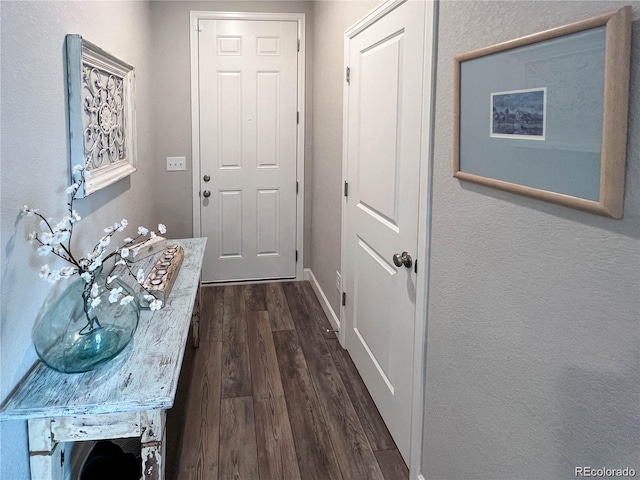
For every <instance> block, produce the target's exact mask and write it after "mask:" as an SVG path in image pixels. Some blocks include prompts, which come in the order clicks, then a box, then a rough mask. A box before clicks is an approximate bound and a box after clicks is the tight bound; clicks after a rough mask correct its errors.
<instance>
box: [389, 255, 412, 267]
mask: <svg viewBox="0 0 640 480" xmlns="http://www.w3.org/2000/svg"><path fill="white" fill-rule="evenodd" d="M393 263H394V264H395V266H396V267H401V266H403V265H404V266H405V267H407V268H411V265H413V260H412V259H411V255H409V252H402V253H395V254H394V255H393Z"/></svg>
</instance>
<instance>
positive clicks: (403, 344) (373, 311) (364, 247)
mask: <svg viewBox="0 0 640 480" xmlns="http://www.w3.org/2000/svg"><path fill="white" fill-rule="evenodd" d="M424 9H425V4H424V2H419V1H415V2H414V1H408V2H406V3H404V4H401V5H400V6H399V7H397V8H395V9H394V10H392V11H391V12H390V13H388V14H386V15H385V16H383V17H382V18H380V19H378V20H377V21H375V23H373V24H371V25H370V26H368V27H366V28H365V29H364V30H363V31H361V32H360V33H358V34H357V35H355V36H354V37H352V38H350V39H349V40H348V45H347V49H346V51H347V52H348V53H347V59H346V61H347V65H348V66H349V68H350V71H349V77H350V85H349V86H348V88H347V93H346V95H347V101H348V110H346V112H347V118H346V119H345V125H346V132H347V133H346V139H345V142H346V150H345V151H346V161H347V181H348V183H349V189H348V197H347V200H346V210H345V211H346V219H345V223H344V225H345V227H346V228H345V232H346V237H345V238H346V241H345V247H346V249H345V252H344V255H345V261H344V263H343V265H344V267H343V268H344V269H345V271H344V272H343V273H344V274H345V276H346V289H345V291H346V305H345V310H344V313H345V324H346V325H345V328H346V347H347V349H348V350H349V353H350V355H351V357H352V358H353V361H354V363H355V364H356V366H357V368H358V371H359V372H360V375H361V376H362V378H363V380H364V382H365V384H366V386H367V388H368V389H369V392H370V393H371V396H372V397H373V399H374V402H375V403H376V405H377V407H378V409H379V410H380V414H381V415H382V418H383V419H384V420H385V423H386V424H387V426H388V428H389V431H390V432H391V435H392V436H393V438H394V440H395V442H396V444H397V446H398V449H399V450H400V452H401V453H402V455H403V456H404V458H405V460H406V461H407V463H408V462H409V455H410V443H411V442H410V439H411V401H412V393H413V392H412V388H413V359H414V356H413V346H414V321H415V307H416V304H415V301H416V272H415V270H414V266H415V263H413V262H414V260H415V258H414V257H415V254H416V251H417V244H418V204H419V186H420V185H419V182H420V147H421V132H422V129H421V128H422V91H423V85H422V84H423V52H424V22H425V10H424ZM402 252H408V255H409V256H411V257H412V260H411V261H409V259H408V257H404V258H400V257H401V254H402ZM395 254H399V255H398V256H397V257H396V259H395V260H396V261H395V262H394V255H395ZM396 262H397V263H400V266H397V264H396ZM405 263H406V266H405Z"/></svg>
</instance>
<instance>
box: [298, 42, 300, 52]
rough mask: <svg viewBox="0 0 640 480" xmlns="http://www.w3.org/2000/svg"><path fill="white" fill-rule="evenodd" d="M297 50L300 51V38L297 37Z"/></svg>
mask: <svg viewBox="0 0 640 480" xmlns="http://www.w3.org/2000/svg"><path fill="white" fill-rule="evenodd" d="M298 51H300V39H298Z"/></svg>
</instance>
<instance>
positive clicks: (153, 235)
mask: <svg viewBox="0 0 640 480" xmlns="http://www.w3.org/2000/svg"><path fill="white" fill-rule="evenodd" d="M156 237H157V235H156V232H151V233H150V234H149V238H150V239H151V240H153V239H155V238H156Z"/></svg>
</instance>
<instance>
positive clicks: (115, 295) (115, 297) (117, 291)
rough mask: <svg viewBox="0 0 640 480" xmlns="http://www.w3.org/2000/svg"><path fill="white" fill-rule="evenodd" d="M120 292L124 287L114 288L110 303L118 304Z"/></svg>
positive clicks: (110, 295)
mask: <svg viewBox="0 0 640 480" xmlns="http://www.w3.org/2000/svg"><path fill="white" fill-rule="evenodd" d="M120 292H122V287H118V288H114V289H113V290H111V293H110V294H109V303H116V302H117V301H118V297H119V296H120Z"/></svg>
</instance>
